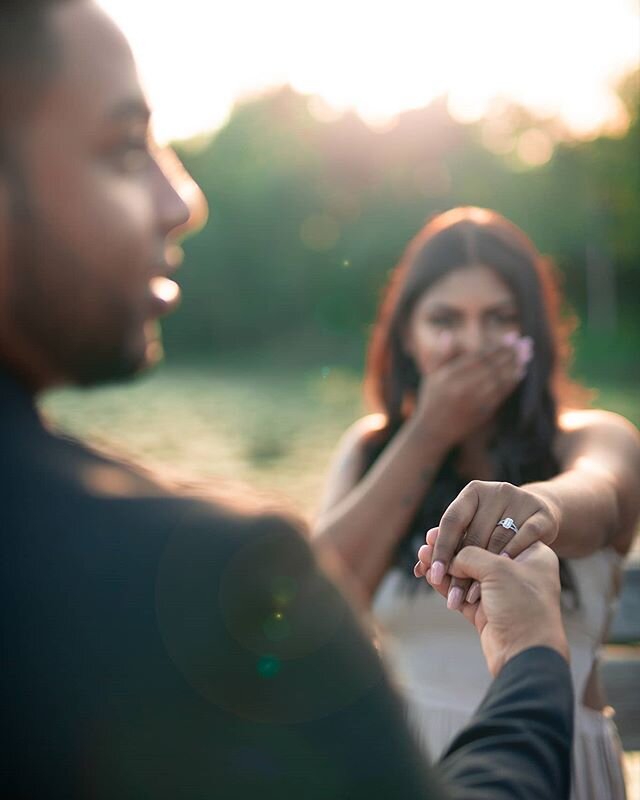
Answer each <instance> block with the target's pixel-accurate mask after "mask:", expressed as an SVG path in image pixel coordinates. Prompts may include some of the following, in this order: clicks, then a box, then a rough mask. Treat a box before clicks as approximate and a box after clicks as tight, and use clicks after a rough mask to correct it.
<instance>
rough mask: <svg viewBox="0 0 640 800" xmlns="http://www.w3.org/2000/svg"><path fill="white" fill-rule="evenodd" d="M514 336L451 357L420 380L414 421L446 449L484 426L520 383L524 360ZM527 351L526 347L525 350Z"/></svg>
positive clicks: (446, 357) (520, 346) (444, 356)
mask: <svg viewBox="0 0 640 800" xmlns="http://www.w3.org/2000/svg"><path fill="white" fill-rule="evenodd" d="M524 341H526V340H523V339H520V340H518V339H517V337H515V336H514V337H512V338H509V339H505V341H504V342H503V343H501V344H500V345H498V346H496V347H493V348H492V349H490V350H487V351H485V352H482V353H467V354H464V355H458V356H453V355H452V354H450V353H449V352H447V350H446V349H445V350H444V351H443V354H442V358H441V360H440V364H439V366H438V367H437V368H435V369H434V370H433V371H432V372H430V373H429V374H428V375H427V376H426V377H425V379H423V381H422V384H421V387H420V391H419V394H418V399H417V403H416V410H415V414H414V417H415V421H416V422H417V423H418V425H424V427H425V428H428V430H429V432H430V435H431V436H433V435H434V432H435V435H436V436H437V437H438V438H439V439H441V440H442V442H443V445H444V446H445V448H446V449H450V448H452V447H454V446H455V445H457V444H458V443H459V442H461V441H463V440H464V439H465V438H466V437H467V436H468V435H469V434H470V433H472V432H473V431H474V430H477V429H478V428H479V427H481V426H482V425H484V424H485V423H487V422H488V421H489V420H490V419H491V418H492V417H493V416H494V415H495V413H496V412H497V410H498V408H499V407H500V406H501V405H502V403H503V402H504V401H505V400H506V398H507V397H508V396H509V395H510V394H511V393H512V392H513V390H514V389H515V388H516V386H517V385H518V383H519V382H520V381H521V380H522V377H523V375H524V372H525V366H526V362H527V360H528V356H527V353H526V352H523V348H522V345H521V343H522V342H524ZM525 348H526V345H525Z"/></svg>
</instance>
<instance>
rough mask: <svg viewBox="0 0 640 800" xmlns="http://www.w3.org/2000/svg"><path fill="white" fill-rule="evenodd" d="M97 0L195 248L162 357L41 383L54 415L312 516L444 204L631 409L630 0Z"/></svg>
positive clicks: (637, 251)
mask: <svg viewBox="0 0 640 800" xmlns="http://www.w3.org/2000/svg"><path fill="white" fill-rule="evenodd" d="M101 2H102V5H103V6H104V7H105V8H106V9H107V10H108V11H109V12H110V13H112V14H113V16H114V17H115V18H116V19H117V20H118V22H119V23H120V24H121V25H122V27H123V28H124V29H125V31H126V33H127V34H128V35H129V38H130V40H131V42H132V44H133V47H134V51H135V52H136V55H137V57H138V61H139V64H140V71H141V76H142V79H143V82H144V83H145V86H146V88H147V91H148V93H149V95H150V99H151V102H152V105H153V106H154V107H155V109H156V128H157V134H158V137H159V138H160V140H161V141H162V142H163V143H165V142H169V141H172V142H174V143H175V147H176V149H177V151H178V153H179V154H180V156H181V158H182V159H183V161H184V163H185V164H186V165H187V167H188V168H189V170H190V171H191V172H192V174H193V175H194V176H195V178H196V180H197V181H198V182H199V183H200V185H201V186H202V188H203V190H204V192H205V194H206V196H207V198H208V201H209V205H210V209H211V217H210V220H209V223H208V224H207V226H206V227H205V229H204V230H203V231H201V232H200V233H199V234H197V235H196V236H194V237H193V238H191V239H190V240H188V241H187V242H186V245H185V250H186V262H185V267H184V268H183V270H182V272H181V273H180V282H181V284H182V288H183V305H182V309H181V310H180V311H179V312H178V313H177V314H175V315H174V316H173V317H171V318H170V319H168V320H167V321H166V323H165V324H164V334H165V336H164V338H165V345H166V351H167V360H166V364H165V365H164V366H163V367H162V368H161V369H160V370H159V371H158V372H157V373H156V374H154V375H152V376H149V377H147V378H144V379H143V380H142V381H140V382H139V383H138V384H137V385H135V386H131V387H126V388H107V389H101V390H99V391H93V392H90V393H89V396H86V395H84V394H79V393H75V392H63V393H61V394H57V395H55V396H53V397H51V398H50V399H49V400H48V401H47V407H48V409H49V410H50V412H51V414H52V415H53V417H54V419H56V420H57V421H58V422H59V423H60V424H62V425H63V426H65V427H69V428H71V429H72V430H73V431H77V432H79V433H82V434H83V435H89V436H91V437H93V438H96V439H98V440H100V441H105V442H109V443H112V444H115V445H116V446H117V447H118V448H119V449H121V450H123V451H124V452H126V453H130V454H131V455H133V456H135V457H139V456H142V457H144V458H145V459H146V460H148V461H153V462H155V463H156V464H157V465H158V466H161V467H163V468H165V469H168V468H170V469H174V470H175V471H176V472H178V473H187V474H189V475H190V476H192V477H195V478H200V479H204V480H205V481H208V480H211V479H214V478H227V479H231V480H236V479H237V480H241V481H245V482H248V483H253V484H255V485H258V486H260V487H262V488H265V489H267V490H273V491H276V492H279V493H281V494H282V495H285V496H287V497H288V498H290V501H291V503H292V504H293V505H294V507H296V508H297V509H298V510H299V511H301V512H302V513H304V514H307V515H309V514H311V513H312V511H313V507H314V504H315V502H316V500H317V497H318V493H319V491H320V487H321V484H322V477H323V474H324V472H325V470H326V467H327V463H328V460H329V458H330V454H331V451H332V449H333V447H334V446H335V443H336V441H337V439H338V437H339V435H340V433H341V432H342V431H343V430H344V428H345V427H346V426H347V425H348V424H349V423H350V422H352V421H353V419H355V418H356V417H357V416H358V415H359V414H360V413H361V411H362V406H361V401H360V391H359V384H360V377H361V372H362V366H363V361H364V353H365V342H366V339H367V336H368V333H369V330H370V326H371V324H372V321H373V317H374V312H375V308H376V305H377V303H378V300H379V298H380V291H381V288H382V286H383V284H384V282H385V280H386V276H387V274H388V272H389V270H390V269H391V268H392V267H393V265H394V264H395V263H396V261H397V260H398V258H399V256H400V254H401V253H402V250H403V248H404V246H405V244H406V242H407V241H408V239H409V238H410V237H411V236H412V235H413V234H414V233H415V232H416V231H417V230H418V229H419V228H420V227H421V226H422V224H423V223H424V221H425V220H426V219H427V218H429V217H430V216H431V215H432V214H434V213H436V212H438V211H442V210H445V209H447V208H450V207H452V206H455V205H458V204H473V205H480V206H487V207H490V208H495V209H497V210H498V211H500V212H502V213H504V214H505V215H506V216H507V217H509V218H510V219H512V220H513V221H514V222H516V223H517V224H518V225H520V226H522V228H523V229H524V230H525V231H527V233H528V234H529V235H530V236H531V237H532V239H533V240H534V242H535V243H536V244H537V246H538V247H539V249H540V250H542V251H543V252H544V253H547V254H549V255H551V256H552V257H553V259H554V260H555V263H556V264H557V266H558V270H559V273H560V277H561V281H562V283H563V285H564V289H565V293H566V297H567V302H568V310H569V309H573V311H574V312H575V313H576V314H577V315H578V317H579V319H580V325H579V327H578V329H577V331H576V335H575V341H574V344H575V363H574V375H575V376H576V377H578V378H579V379H581V380H582V381H584V382H585V383H586V385H588V386H589V387H591V388H594V389H596V390H597V395H596V402H597V403H598V404H599V405H602V406H604V407H607V408H611V409H614V410H617V411H620V412H621V413H623V414H625V415H626V416H628V417H629V418H631V419H632V420H634V422H636V423H638V422H640V404H639V400H640V396H639V395H640V393H638V391H637V387H638V384H639V379H640V359H638V345H639V344H640V322H639V317H640V315H639V313H638V311H639V310H640V308H639V301H638V298H639V297H640V127H639V126H640V119H639V117H640V115H639V104H640V71H639V63H640V6H639V5H638V3H637V2H636V0H589V1H588V2H584V1H583V0H580V2H577V0H561V2H559V3H558V2H552V0H537V2H536V3H533V2H528V0H519V2H515V3H514V2H512V1H511V0H509V2H506V0H486V2H484V3H481V4H479V3H477V2H474V1H472V0H449V1H448V2H447V3H435V2H429V0H420V1H419V2H417V1H416V0H397V2H394V3H393V4H391V3H380V4H371V3H363V2H359V0H351V2H348V3H338V2H334V0H327V2H326V3H324V4H323V5H322V7H320V6H317V5H316V4H312V3H310V2H302V3H301V2H293V0H274V2H273V3H270V4H263V3H259V2H256V1H255V0H237V2H235V3H234V4H218V3H216V4H203V3H201V2H199V0H182V2H181V3H180V4H177V3H175V2H168V1H166V2H151V1H150V0H136V3H130V2H129V1H128V0H101ZM267 6H268V8H267Z"/></svg>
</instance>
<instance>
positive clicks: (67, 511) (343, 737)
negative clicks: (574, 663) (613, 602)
mask: <svg viewBox="0 0 640 800" xmlns="http://www.w3.org/2000/svg"><path fill="white" fill-rule="evenodd" d="M0 526H1V527H0V530H1V535H2V554H1V558H0V563H1V575H0V585H1V587H2V596H1V603H0V609H1V611H0V615H1V619H2V652H3V658H2V666H1V668H0V682H1V685H2V707H1V709H0V711H1V718H2V729H3V739H4V741H3V743H2V751H1V753H2V755H1V759H2V761H1V764H0V782H1V785H0V793H1V794H2V796H3V797H11V798H13V799H14V800H20V799H21V798H38V799H39V800H41V799H42V800H44V798H54V797H56V798H57V797H64V798H69V799H72V798H86V799H87V800H89V799H90V798H91V800H94V799H95V800H103V799H104V800H106V798H109V799H110V800H111V799H113V800H115V799H116V798H117V800H155V799H156V798H157V800H165V798H172V799H173V798H175V800H196V798H197V799H198V800H204V799H205V798H207V800H212V799H213V798H221V799H222V798H229V799H230V800H234V799H235V798H241V799H242V798H252V800H253V799H254V798H259V800H271V798H273V799H274V800H275V798H278V800H291V798H302V799H304V800H315V798H318V800H320V799H321V800H333V799H334V798H335V800H341V799H342V798H344V799H345V800H346V798H349V799H350V800H351V799H353V800H356V799H359V798H362V800H372V799H373V798H385V799H389V800H390V799H391V798H433V799H434V800H435V798H465V799H466V798H468V800H475V799H476V798H486V799H487V800H489V799H491V800H501V798H527V799H528V798H531V800H533V798H535V799H536V800H538V798H545V800H551V799H552V798H565V797H567V796H568V786H569V752H570V743H571V733H572V690H571V683H570V678H569V671H568V668H567V665H566V664H565V662H564V661H563V660H562V658H561V657H560V656H559V655H558V654H557V653H555V652H554V651H552V650H549V649H546V648H536V649H532V650H529V651H526V652H525V653H522V654H520V655H519V656H517V657H516V658H515V659H513V660H512V661H511V662H509V663H508V664H507V665H506V666H505V668H504V669H503V670H502V672H501V674H500V675H499V677H498V678H497V680H496V681H495V682H494V684H493V686H492V688H491V690H490V692H489V694H488V696H487V698H486V699H485V701H484V703H483V704H482V706H481V708H480V709H479V711H478V713H477V715H476V717H475V719H474V720H473V721H472V723H471V724H470V725H469V727H468V728H467V729H466V730H465V731H464V732H462V733H461V734H460V735H459V736H458V738H457V739H456V741H455V742H454V744H453V745H452V747H451V748H450V750H449V751H448V753H447V754H446V755H445V757H444V758H443V759H442V761H441V762H440V763H439V764H438V765H437V766H436V767H433V768H429V767H428V766H427V765H426V764H425V763H424V757H423V756H422V754H421V753H420V752H419V750H418V748H417V746H416V744H415V743H414V741H413V739H412V737H411V735H410V734H409V732H408V729H407V726H406V723H405V720H404V715H403V711H402V704H401V703H400V702H399V701H398V699H397V698H396V696H395V694H394V693H393V692H392V691H391V689H390V688H389V685H388V682H387V680H386V678H385V675H384V673H383V670H382V668H381V666H380V663H379V659H378V657H377V654H376V652H375V650H374V649H373V648H372V646H371V645H370V643H369V641H368V638H367V636H366V635H365V634H364V632H363V631H362V629H361V628H360V626H359V625H358V624H357V623H356V621H355V620H354V618H353V615H352V613H351V611H350V609H349V607H348V605H347V603H346V602H345V601H344V600H343V598H342V596H341V595H340V594H339V592H337V591H336V589H335V588H334V585H333V584H332V582H331V581H330V580H329V579H328V578H327V577H326V576H325V574H324V573H323V572H322V571H320V570H319V569H318V567H317V564H316V561H315V560H314V557H313V556H312V553H311V551H310V548H309V546H308V545H307V543H306V542H305V539H304V536H302V535H301V534H300V532H299V531H297V530H296V529H295V527H293V526H292V525H291V524H290V523H289V522H287V521H286V519H285V518H284V517H282V516H279V515H277V514H268V513H264V512H262V513H258V512H247V511H246V510H245V511H242V512H240V511H234V510H232V509H231V508H227V507H225V506H224V505H223V504H220V503H214V502H212V501H206V500H203V499H200V500H198V499H195V498H194V497H187V496H181V495H180V494H178V493H176V492H173V491H169V490H167V489H164V488H162V487H161V486H160V485H159V484H158V483H157V482H155V481H153V480H150V479H149V478H147V477H146V476H145V475H144V473H142V472H140V471H138V470H136V469H134V468H131V467H129V466H127V465H125V464H122V463H119V462H116V461H113V460H110V459H108V458H106V457H104V456H102V455H100V454H98V453H96V452H93V451H92V450H90V449H88V448H86V447H84V446H82V445H80V444H78V443H77V442H74V441H71V440H69V439H66V438H64V437H61V436H58V435H54V434H52V433H51V432H50V431H49V430H48V429H47V427H46V426H45V425H44V424H43V423H42V421H41V419H40V417H39V415H38V413H37V412H36V410H35V407H34V405H33V402H32V399H31V398H30V396H29V395H28V394H27V392H25V391H24V390H23V389H22V388H21V387H20V386H19V385H18V384H17V383H16V382H15V381H14V380H13V379H12V378H10V377H9V376H8V375H7V374H4V373H0ZM372 533H373V532H372ZM425 624H427V621H426V620H425Z"/></svg>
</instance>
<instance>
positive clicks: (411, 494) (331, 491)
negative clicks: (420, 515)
mask: <svg viewBox="0 0 640 800" xmlns="http://www.w3.org/2000/svg"><path fill="white" fill-rule="evenodd" d="M383 425H384V417H382V415H379V414H376V415H372V416H369V417H365V418H363V419H361V420H359V422H357V423H356V424H355V425H354V426H352V428H350V429H349V430H348V431H347V433H346V434H345V435H344V437H343V439H342V442H341V443H340V446H339V448H338V452H337V454H336V457H335V458H334V461H333V464H332V466H331V469H330V472H329V477H328V480H327V486H326V490H325V494H324V497H323V498H322V501H321V504H320V509H319V515H318V518H317V521H316V524H315V526H314V528H313V535H314V537H315V541H316V544H317V545H318V546H319V547H321V548H322V547H327V548H329V549H330V550H332V551H333V552H336V553H337V554H338V555H339V556H340V558H341V560H342V561H343V563H344V564H345V565H346V567H347V568H348V570H349V572H350V574H351V575H352V576H353V577H355V578H356V580H357V582H358V584H359V588H360V589H361V590H362V591H364V592H365V594H366V596H367V597H368V598H370V597H371V596H372V595H373V593H374V591H375V589H376V587H377V585H378V583H379V582H380V580H381V578H382V575H383V574H384V572H385V570H386V569H387V568H388V566H389V562H390V560H391V557H392V554H393V551H394V549H395V547H396V546H397V544H398V542H399V541H400V539H401V538H402V537H403V536H404V534H405V532H406V529H407V525H408V524H409V523H410V521H411V519H412V517H413V516H414V514H415V512H416V509H417V507H418V504H419V503H420V501H421V500H422V499H423V498H424V496H425V493H426V492H427V490H428V489H429V487H430V485H431V482H432V480H433V477H434V475H435V474H436V472H437V471H438V469H439V467H440V465H441V463H442V461H443V459H444V456H445V454H446V452H447V449H448V447H447V445H446V444H445V443H444V441H443V442H442V443H441V442H439V441H438V439H437V437H436V435H435V433H430V434H425V431H424V430H423V426H422V425H421V423H420V420H419V419H418V418H417V417H412V418H410V419H409V420H408V421H407V422H405V423H404V425H403V426H402V427H401V428H400V430H399V431H398V432H397V433H396V435H395V436H394V437H393V439H392V440H391V442H389V444H388V445H387V446H386V447H385V449H384V451H383V452H382V454H381V455H380V457H379V458H378V459H376V461H375V463H374V464H373V466H372V467H371V469H370V470H369V471H368V472H367V473H366V475H364V477H362V474H363V472H364V469H365V460H364V458H365V447H366V443H367V441H368V440H369V439H370V437H371V436H372V435H374V434H375V432H376V431H378V430H380V429H381V427H382V426H383Z"/></svg>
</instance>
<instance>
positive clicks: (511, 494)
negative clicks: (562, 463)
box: [415, 481, 560, 608]
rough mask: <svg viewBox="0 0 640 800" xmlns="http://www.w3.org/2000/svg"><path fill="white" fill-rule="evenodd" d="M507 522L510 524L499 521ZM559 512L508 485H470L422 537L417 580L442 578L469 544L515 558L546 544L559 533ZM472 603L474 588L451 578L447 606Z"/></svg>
mask: <svg viewBox="0 0 640 800" xmlns="http://www.w3.org/2000/svg"><path fill="white" fill-rule="evenodd" d="M503 520H511V521H512V522H513V523H514V525H515V528H516V529H517V532H516V531H514V530H513V529H512V528H513V526H509V527H504V526H502V525H500V524H499V523H500V522H501V521H503ZM559 520H560V516H559V511H558V509H557V508H555V507H554V506H553V505H552V504H551V502H550V501H549V500H548V499H544V498H542V497H539V496H537V495H536V494H534V493H533V492H531V491H528V490H527V489H524V488H519V487H517V486H513V485H512V484H510V483H496V482H489V481H472V482H471V483H469V484H468V485H467V486H465V488H464V489H463V490H462V491H461V492H460V494H459V495H458V497H457V498H456V499H455V500H454V501H453V503H451V505H450V506H449V507H448V508H447V510H446V511H445V513H444V515H443V517H442V519H441V521H440V525H439V527H438V528H437V529H436V528H434V529H432V530H430V531H429V532H428V533H427V544H426V545H423V546H422V547H421V548H420V550H419V551H418V559H419V561H418V563H417V564H416V568H415V574H416V576H417V577H422V576H426V575H427V571H428V572H429V575H428V580H429V582H430V583H431V584H433V585H434V586H438V585H440V584H441V583H442V581H443V580H444V577H445V575H446V574H447V572H448V569H449V564H450V563H451V560H452V559H453V557H454V556H455V554H456V552H458V550H460V549H461V548H462V547H466V546H467V545H474V546H475V547H481V548H483V549H485V550H489V551H490V552H492V553H506V554H507V555H509V556H510V557H511V558H515V557H516V556H518V555H519V554H520V553H522V551H523V550H525V549H526V548H527V547H529V546H530V545H532V544H533V543H534V542H538V541H540V542H544V543H545V544H547V545H549V544H551V543H552V542H553V541H554V540H555V538H556V536H557V535H558V528H559ZM465 596H466V601H467V602H468V603H474V602H476V601H477V600H478V597H479V585H478V584H477V583H474V584H473V585H472V586H471V588H470V589H469V581H461V580H459V579H457V578H452V580H451V586H450V588H449V593H448V601H447V602H448V605H449V607H450V608H460V607H461V605H462V602H463V600H464V599H465Z"/></svg>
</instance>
